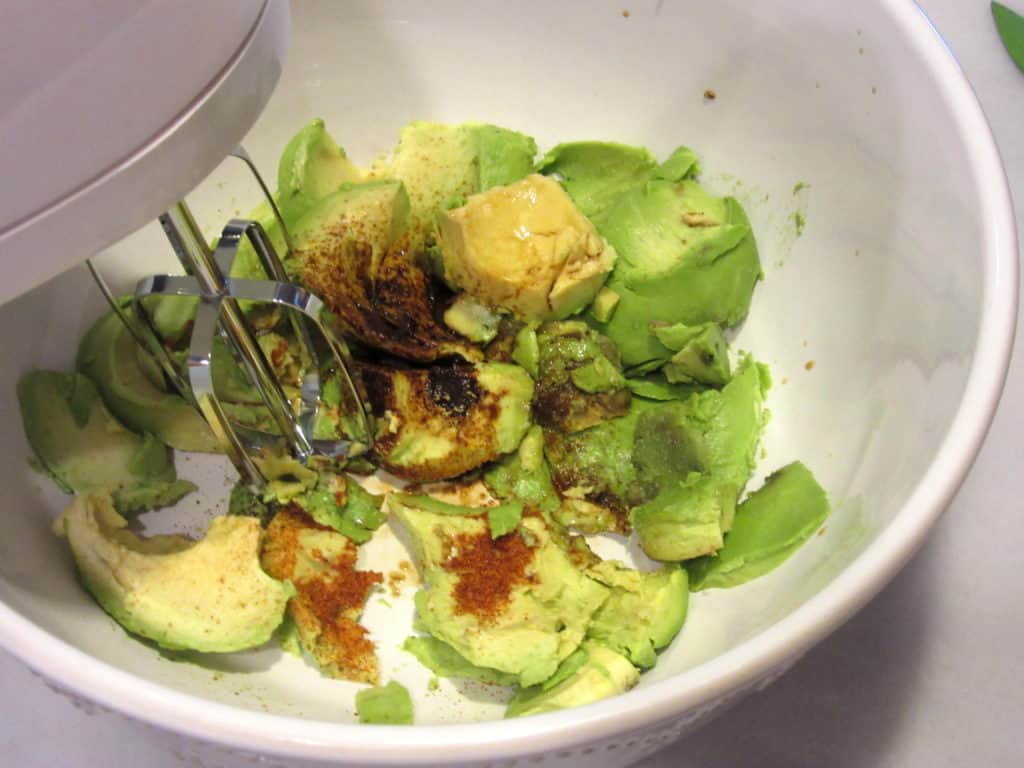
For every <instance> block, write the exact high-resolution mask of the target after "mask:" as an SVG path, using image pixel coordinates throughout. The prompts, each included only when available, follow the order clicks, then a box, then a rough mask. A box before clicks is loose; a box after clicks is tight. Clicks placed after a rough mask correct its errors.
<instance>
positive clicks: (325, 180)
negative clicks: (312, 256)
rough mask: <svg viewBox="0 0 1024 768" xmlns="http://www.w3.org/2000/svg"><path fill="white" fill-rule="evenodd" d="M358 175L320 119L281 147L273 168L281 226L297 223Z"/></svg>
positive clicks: (355, 179)
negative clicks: (283, 223)
mask: <svg viewBox="0 0 1024 768" xmlns="http://www.w3.org/2000/svg"><path fill="white" fill-rule="evenodd" d="M361 175H362V174H360V172H359V169H358V168H356V167H355V165H353V164H352V162H351V161H350V160H349V159H348V157H346V156H345V151H344V150H343V149H341V148H340V147H339V146H338V145H337V144H335V143H334V139H332V138H331V135H330V134H329V133H328V132H327V129H326V128H325V127H324V121H323V120H321V119H320V118H317V119H316V120H313V121H312V122H311V123H309V125H307V126H305V127H304V128H302V130H300V131H299V132H298V133H297V134H295V136H293V137H292V139H291V140H290V141H289V142H288V144H287V145H285V148H284V152H283V153H281V160H280V163H279V164H278V167H277V207H278V210H280V211H281V216H282V218H284V220H285V223H286V224H289V223H291V222H295V221H298V220H299V219H300V218H301V217H302V216H303V214H305V213H306V211H308V210H309V209H310V208H312V207H313V205H315V204H316V202H317V201H318V200H320V199H321V198H324V197H326V196H327V195H329V194H331V193H332V192H334V191H335V190H337V189H338V187H340V186H341V185H342V184H345V183H350V182H356V181H359V179H360V177H361Z"/></svg>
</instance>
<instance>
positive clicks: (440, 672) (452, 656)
mask: <svg viewBox="0 0 1024 768" xmlns="http://www.w3.org/2000/svg"><path fill="white" fill-rule="evenodd" d="M402 649H403V650H405V651H408V652H409V653H411V654H412V655H413V656H415V657H416V658H417V659H418V660H419V662H420V664H422V665H423V666H424V667H426V668H427V669H429V670H430V671H431V672H433V673H434V674H435V675H437V676H438V677H462V678H466V679H468V680H477V681H479V682H481V683H488V684H491V685H515V684H516V681H517V679H518V678H517V677H516V675H510V674H508V673H507V672H499V671H498V670H496V669H488V668H487V667H478V666H476V665H475V664H471V663H470V662H468V661H466V659H465V658H464V657H462V656H460V655H459V653H458V651H456V650H455V649H454V648H452V647H451V646H450V645H448V644H447V643H443V642H441V641H440V640H438V639H437V638H436V637H430V636H429V635H426V636H414V637H410V638H407V639H406V641H405V642H404V643H403V644H402Z"/></svg>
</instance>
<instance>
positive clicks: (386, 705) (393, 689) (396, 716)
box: [356, 680, 412, 725]
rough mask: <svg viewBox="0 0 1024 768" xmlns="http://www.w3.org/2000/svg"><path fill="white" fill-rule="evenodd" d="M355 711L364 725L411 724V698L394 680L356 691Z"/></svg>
mask: <svg viewBox="0 0 1024 768" xmlns="http://www.w3.org/2000/svg"><path fill="white" fill-rule="evenodd" d="M356 711H357V713H358V714H359V722H360V723H363V724H366V725H412V698H411V697H410V696H409V691H408V690H406V688H405V686H403V685H402V684H401V683H396V682H395V681H394V680H392V681H391V682H390V683H388V684H387V685H378V686H374V687H373V688H364V689H362V690H361V691H358V692H357V693H356Z"/></svg>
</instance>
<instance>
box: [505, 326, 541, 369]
mask: <svg viewBox="0 0 1024 768" xmlns="http://www.w3.org/2000/svg"><path fill="white" fill-rule="evenodd" d="M512 359H513V360H514V361H515V362H516V363H518V364H519V365H521V366H522V367H523V368H525V369H526V372H527V373H528V374H530V375H531V376H532V377H533V378H534V379H536V378H537V376H538V375H539V371H538V365H539V364H540V345H539V344H538V343H537V330H536V329H535V328H532V327H530V326H529V325H526V326H523V327H522V328H521V329H519V331H518V333H516V338H515V342H514V344H513V346H512Z"/></svg>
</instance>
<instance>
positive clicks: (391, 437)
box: [357, 363, 533, 481]
mask: <svg viewBox="0 0 1024 768" xmlns="http://www.w3.org/2000/svg"><path fill="white" fill-rule="evenodd" d="M357 368H358V370H359V373H360V374H361V376H362V380H363V383H364V384H365V386H366V391H367V395H368V398H369V401H370V404H371V406H372V408H373V412H374V415H375V416H376V417H377V434H376V440H375V443H374V446H373V455H374V460H375V462H376V463H377V464H379V466H381V467H383V468H384V469H387V470H388V471H389V472H392V473H393V474H395V475H397V476H398V477H401V478H404V479H407V480H416V481H429V480H442V479H446V478H450V477H456V476H458V475H461V474H464V473H466V472H468V471H469V470H471V469H475V468H476V467H478V466H480V465H481V464H484V463H486V462H488V461H491V460H492V459H494V458H496V457H497V456H499V455H500V454H503V453H509V452H511V451H514V450H515V449H516V447H517V446H518V445H519V441H520V440H521V439H522V438H523V435H525V434H526V430H527V429H528V428H529V426H530V400H531V398H532V396H533V380H532V379H531V378H530V377H529V375H528V374H527V373H526V371H524V370H523V369H522V368H520V367H519V366H516V365H509V364H507V363H478V364H476V365H466V364H461V363H451V364H448V365H440V364H439V365H434V366H431V367H430V368H427V369H423V368H415V369H414V368H391V367H388V366H383V365H376V364H372V363H359V364H358V365H357Z"/></svg>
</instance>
